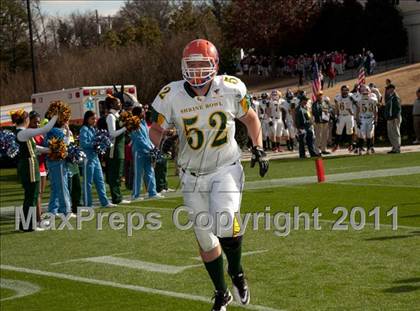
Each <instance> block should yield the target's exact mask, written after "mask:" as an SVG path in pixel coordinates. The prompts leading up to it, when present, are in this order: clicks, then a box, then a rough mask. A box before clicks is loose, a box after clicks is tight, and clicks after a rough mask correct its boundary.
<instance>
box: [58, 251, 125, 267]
mask: <svg viewBox="0 0 420 311" xmlns="http://www.w3.org/2000/svg"><path fill="white" fill-rule="evenodd" d="M131 253H132V252H125V253H116V254H111V255H107V256H120V255H128V254H131ZM84 259H86V257H82V258H74V259H69V260H64V261H58V262H53V263H50V265H61V264H63V263H68V262H77V261H83V260H84Z"/></svg>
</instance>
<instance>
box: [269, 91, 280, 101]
mask: <svg viewBox="0 0 420 311" xmlns="http://www.w3.org/2000/svg"><path fill="white" fill-rule="evenodd" d="M280 97H281V92H280V91H277V90H273V91H271V94H270V98H271V100H277V101H278V100H279V99H280Z"/></svg>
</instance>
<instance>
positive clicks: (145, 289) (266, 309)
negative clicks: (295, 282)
mask: <svg viewBox="0 0 420 311" xmlns="http://www.w3.org/2000/svg"><path fill="white" fill-rule="evenodd" d="M0 269H3V270H8V271H15V272H22V273H29V274H34V275H41V276H47V277H54V278H59V279H63V280H69V281H75V282H83V283H88V284H94V285H102V286H109V287H114V288H122V289H129V290H133V291H137V292H142V293H146V294H154V295H161V296H166V297H171V298H180V299H186V300H192V301H199V302H205V303H210V302H211V300H210V299H208V298H206V297H203V296H198V295H191V294H185V293H180V292H171V291H167V290H162V289H155V288H149V287H144V286H139V285H130V284H124V283H117V282H113V281H105V280H98V279H91V278H87V277H82V276H77V275H72V274H65V273H57V272H50V271H42V270H36V269H28V268H23V267H15V266H10V265H0ZM232 305H235V306H238V307H242V308H244V309H248V310H256V311H285V310H280V309H274V308H270V307H265V306H259V305H246V306H243V305H239V304H237V303H236V302H234V303H232Z"/></svg>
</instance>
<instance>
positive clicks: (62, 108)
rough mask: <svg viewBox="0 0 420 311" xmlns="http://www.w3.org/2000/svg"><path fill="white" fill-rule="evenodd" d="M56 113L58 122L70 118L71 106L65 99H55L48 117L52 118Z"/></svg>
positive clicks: (66, 120) (60, 122)
mask: <svg viewBox="0 0 420 311" xmlns="http://www.w3.org/2000/svg"><path fill="white" fill-rule="evenodd" d="M54 115H58V121H57V122H58V123H59V124H64V123H66V122H68V121H69V120H70V117H71V110H70V107H69V106H68V105H67V104H66V103H65V102H63V101H61V100H57V101H53V102H52V103H51V104H50V106H49V107H48V110H47V112H46V117H47V118H48V119H51V118H52V117H53V116H54Z"/></svg>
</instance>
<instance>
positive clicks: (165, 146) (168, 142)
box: [161, 135, 178, 155]
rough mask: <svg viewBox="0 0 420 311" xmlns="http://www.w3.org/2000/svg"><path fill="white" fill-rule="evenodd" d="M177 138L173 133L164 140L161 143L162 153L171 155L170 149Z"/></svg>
mask: <svg viewBox="0 0 420 311" xmlns="http://www.w3.org/2000/svg"><path fill="white" fill-rule="evenodd" d="M177 138H178V135H173V136H170V137H168V138H166V139H165V140H164V142H163V143H162V148H161V149H162V153H163V154H169V155H171V151H172V149H173V147H174V146H175V142H176V139H177Z"/></svg>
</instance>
